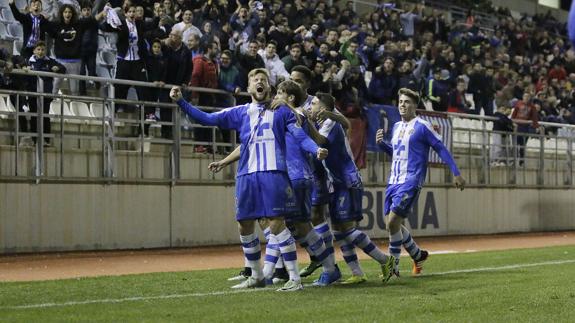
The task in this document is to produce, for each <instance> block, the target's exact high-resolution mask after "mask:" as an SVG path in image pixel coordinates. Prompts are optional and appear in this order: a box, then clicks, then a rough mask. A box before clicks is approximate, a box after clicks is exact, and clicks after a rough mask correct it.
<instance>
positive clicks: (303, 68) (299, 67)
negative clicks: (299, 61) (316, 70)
mask: <svg viewBox="0 0 575 323" xmlns="http://www.w3.org/2000/svg"><path fill="white" fill-rule="evenodd" d="M291 71H292V72H298V73H301V74H303V76H304V77H305V79H306V80H307V81H308V82H311V79H312V77H313V73H312V72H311V70H310V69H309V68H308V67H307V66H305V65H296V66H294V67H293V68H292V69H291Z"/></svg>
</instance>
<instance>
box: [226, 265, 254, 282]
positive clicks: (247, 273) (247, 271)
mask: <svg viewBox="0 0 575 323" xmlns="http://www.w3.org/2000/svg"><path fill="white" fill-rule="evenodd" d="M251 275H252V269H251V268H249V267H245V268H244V269H242V270H241V271H240V273H239V274H238V275H237V276H234V277H230V278H228V281H236V280H246V279H247V278H248V277H250V276H251Z"/></svg>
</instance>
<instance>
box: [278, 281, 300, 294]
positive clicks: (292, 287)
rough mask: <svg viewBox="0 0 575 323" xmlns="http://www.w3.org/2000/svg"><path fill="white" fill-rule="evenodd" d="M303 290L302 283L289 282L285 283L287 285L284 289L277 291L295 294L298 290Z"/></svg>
mask: <svg viewBox="0 0 575 323" xmlns="http://www.w3.org/2000/svg"><path fill="white" fill-rule="evenodd" d="M302 289H303V285H302V284H301V281H299V280H297V281H296V280H292V279H290V280H288V282H287V283H285V285H284V286H283V287H282V288H279V289H277V291H278V292H295V291H298V290H302Z"/></svg>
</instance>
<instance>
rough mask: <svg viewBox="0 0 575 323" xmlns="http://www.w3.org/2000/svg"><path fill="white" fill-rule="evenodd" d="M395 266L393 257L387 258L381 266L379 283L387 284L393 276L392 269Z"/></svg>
mask: <svg viewBox="0 0 575 323" xmlns="http://www.w3.org/2000/svg"><path fill="white" fill-rule="evenodd" d="M394 266H395V257H394V256H391V255H390V256H388V257H387V261H386V262H385V263H384V264H382V265H381V276H380V277H381V281H382V282H384V283H387V281H388V280H389V279H390V278H391V275H392V274H393V267H394Z"/></svg>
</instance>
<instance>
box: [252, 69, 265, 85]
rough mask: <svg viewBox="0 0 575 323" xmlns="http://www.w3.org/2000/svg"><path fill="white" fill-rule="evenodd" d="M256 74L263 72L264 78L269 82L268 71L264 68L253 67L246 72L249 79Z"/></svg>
mask: <svg viewBox="0 0 575 323" xmlns="http://www.w3.org/2000/svg"><path fill="white" fill-rule="evenodd" d="M258 74H264V75H265V76H266V78H267V79H268V83H269V81H270V73H269V72H268V70H266V69H265V68H254V69H253V70H251V71H250V72H249V73H248V80H249V79H251V78H252V77H255V76H256V75H258Z"/></svg>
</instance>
